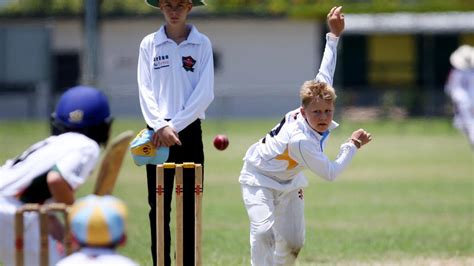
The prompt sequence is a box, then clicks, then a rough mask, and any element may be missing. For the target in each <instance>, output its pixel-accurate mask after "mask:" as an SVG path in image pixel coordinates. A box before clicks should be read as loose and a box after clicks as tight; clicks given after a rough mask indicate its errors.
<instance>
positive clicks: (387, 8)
mask: <svg viewBox="0 0 474 266" xmlns="http://www.w3.org/2000/svg"><path fill="white" fill-rule="evenodd" d="M97 1H99V2H100V3H101V14H102V15H106V16H117V15H126V16H135V15H151V14H154V13H156V10H155V9H153V8H150V7H149V6H147V5H145V4H144V3H142V1H141V0H97ZM207 3H208V6H207V7H206V8H205V9H204V10H205V12H204V13H205V14H209V15H212V16H215V15H222V16H229V15H256V16H289V17H294V18H324V16H325V15H326V13H327V11H328V10H329V9H330V8H331V7H332V6H335V5H342V6H344V10H346V12H348V13H378V12H434V11H474V0H451V1H446V0H345V1H343V0H339V1H337V0H207ZM83 9H84V1H83V0H18V1H12V2H11V3H10V4H7V5H5V6H3V7H2V8H1V9H0V15H2V16H4V17H5V16H9V17H16V16H31V15H36V16H55V15H58V16H60V15H81V14H82V13H83ZM200 9H201V8H200Z"/></svg>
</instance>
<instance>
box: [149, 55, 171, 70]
mask: <svg viewBox="0 0 474 266" xmlns="http://www.w3.org/2000/svg"><path fill="white" fill-rule="evenodd" d="M169 66H170V60H169V56H168V55H159V56H155V57H153V68H154V69H161V68H164V67H169Z"/></svg>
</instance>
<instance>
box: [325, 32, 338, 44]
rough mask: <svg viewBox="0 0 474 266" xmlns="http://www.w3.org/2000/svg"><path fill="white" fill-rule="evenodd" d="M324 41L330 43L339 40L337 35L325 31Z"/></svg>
mask: <svg viewBox="0 0 474 266" xmlns="http://www.w3.org/2000/svg"><path fill="white" fill-rule="evenodd" d="M326 41H327V42H332V43H338V42H339V37H337V36H336V35H334V34H332V33H330V32H328V33H326Z"/></svg>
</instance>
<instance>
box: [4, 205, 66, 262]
mask: <svg viewBox="0 0 474 266" xmlns="http://www.w3.org/2000/svg"><path fill="white" fill-rule="evenodd" d="M21 205H22V203H21V202H20V201H18V200H16V199H14V198H9V197H8V198H7V197H2V196H0V264H2V263H3V265H5V266H14V265H15V212H16V210H17V209H18V207H20V206H21ZM23 217H24V220H23V223H24V235H23V237H24V238H23V251H24V255H25V256H24V265H28V266H35V265H39V264H40V248H39V246H40V233H39V232H40V230H39V219H38V215H37V213H31V212H29V213H25V214H24V216H23ZM59 259H60V255H59V252H58V251H57V249H56V241H55V240H53V239H52V238H51V237H49V264H50V265H55V264H56V263H57V262H58V261H59Z"/></svg>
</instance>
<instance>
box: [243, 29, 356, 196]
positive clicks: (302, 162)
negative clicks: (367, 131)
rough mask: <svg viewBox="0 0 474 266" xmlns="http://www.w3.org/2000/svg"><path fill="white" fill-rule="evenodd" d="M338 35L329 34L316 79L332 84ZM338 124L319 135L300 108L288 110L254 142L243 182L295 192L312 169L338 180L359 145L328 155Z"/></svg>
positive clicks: (248, 154) (342, 147) (347, 144)
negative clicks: (264, 135) (330, 141)
mask: <svg viewBox="0 0 474 266" xmlns="http://www.w3.org/2000/svg"><path fill="white" fill-rule="evenodd" d="M338 40H339V39H338V38H337V37H334V36H332V35H330V34H327V35H326V47H325V50H324V55H323V59H322V61H321V67H320V69H319V73H318V75H317V76H316V78H315V80H318V81H324V82H326V83H328V84H331V85H332V80H333V75H334V70H335V68H336V57H337V50H336V49H337V43H338ZM337 126H338V124H337V123H336V122H334V121H332V123H331V125H330V127H329V130H328V131H326V132H324V134H322V135H321V134H319V133H318V132H316V131H315V130H313V129H312V128H311V127H310V126H309V124H308V122H307V121H306V120H305V119H304V118H303V116H302V115H301V113H300V110H299V108H298V109H295V110H293V111H290V112H288V113H287V114H286V115H285V117H284V119H283V120H282V121H281V122H280V124H278V125H277V126H276V127H275V128H274V129H273V130H272V131H271V132H270V133H269V134H267V135H266V137H265V138H263V139H262V140H260V141H259V142H257V143H255V144H253V145H252V146H251V147H250V148H249V149H248V151H247V153H246V155H245V157H244V161H245V163H244V167H243V169H242V171H241V175H240V178H239V182H240V183H242V184H246V185H250V186H262V187H268V188H272V189H276V190H279V191H291V190H294V189H297V188H301V187H305V186H307V183H308V182H307V180H306V177H305V176H304V175H303V173H302V171H303V170H304V169H309V170H311V171H312V172H314V173H315V174H317V175H319V176H320V177H322V178H325V179H327V180H334V179H335V178H336V177H337V176H338V175H339V174H340V173H341V172H342V171H343V170H344V168H345V167H346V166H347V165H348V164H349V162H350V161H351V159H352V157H353V156H354V154H355V153H356V150H357V148H356V146H355V145H354V144H352V143H344V144H342V145H341V147H340V152H339V155H338V156H337V158H336V160H334V161H331V160H330V159H329V158H328V157H327V156H326V155H324V148H325V145H326V140H327V139H328V136H329V134H330V131H331V130H332V129H334V128H335V127H337Z"/></svg>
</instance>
